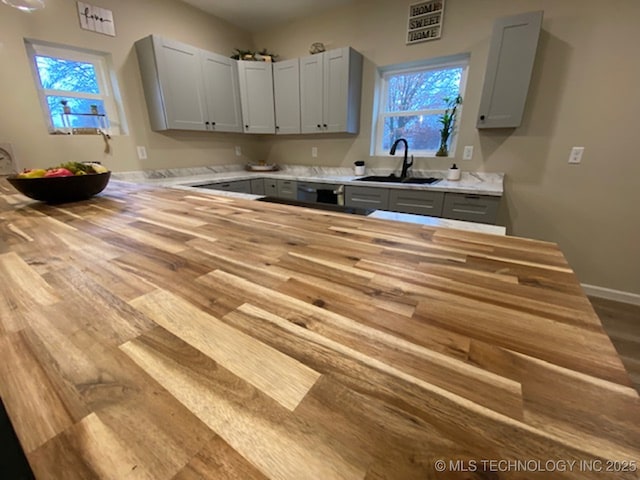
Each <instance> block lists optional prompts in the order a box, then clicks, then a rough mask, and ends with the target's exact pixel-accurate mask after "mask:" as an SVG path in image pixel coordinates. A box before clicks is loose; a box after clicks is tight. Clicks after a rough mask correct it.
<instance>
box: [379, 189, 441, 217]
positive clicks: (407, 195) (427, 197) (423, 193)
mask: <svg viewBox="0 0 640 480" xmlns="http://www.w3.org/2000/svg"><path fill="white" fill-rule="evenodd" d="M443 203H444V193H443V192H430V191H428V190H400V189H391V191H390V192H389V210H391V211H394V212H403V213H415V214H418V215H429V216H431V217H440V216H441V215H442V204H443Z"/></svg>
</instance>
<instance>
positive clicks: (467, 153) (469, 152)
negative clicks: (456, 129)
mask: <svg viewBox="0 0 640 480" xmlns="http://www.w3.org/2000/svg"><path fill="white" fill-rule="evenodd" d="M472 158H473V145H467V146H466V147H464V152H463V153H462V159H463V160H471V159H472Z"/></svg>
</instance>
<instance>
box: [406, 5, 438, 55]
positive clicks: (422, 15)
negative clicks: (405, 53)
mask: <svg viewBox="0 0 640 480" xmlns="http://www.w3.org/2000/svg"><path fill="white" fill-rule="evenodd" d="M443 14H444V0H430V1H428V2H420V3H414V4H413V5H409V22H408V24H407V45H411V44H412V43H419V42H426V41H427V40H436V39H438V38H440V36H441V35H442V16H443Z"/></svg>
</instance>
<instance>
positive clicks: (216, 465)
mask: <svg viewBox="0 0 640 480" xmlns="http://www.w3.org/2000/svg"><path fill="white" fill-rule="evenodd" d="M220 479H233V480H268V477H266V476H265V475H264V474H262V473H261V472H260V470H258V469H257V468H256V467H254V466H253V465H252V464H250V463H249V462H248V461H247V460H246V459H245V458H244V457H242V456H241V455H240V454H239V453H238V452H236V451H235V450H234V449H233V448H232V447H231V445H229V444H228V443H227V442H225V441H224V440H223V439H222V438H220V437H219V436H217V435H216V436H215V437H214V438H213V439H212V440H211V441H210V442H209V443H208V444H207V445H205V446H204V447H203V449H202V450H201V451H199V452H198V453H197V455H196V456H195V457H193V458H192V459H191V461H190V462H189V463H188V464H187V466H185V467H184V468H183V469H182V470H180V472H178V474H177V475H176V476H175V477H173V480H220Z"/></svg>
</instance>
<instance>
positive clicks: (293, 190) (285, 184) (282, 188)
mask: <svg viewBox="0 0 640 480" xmlns="http://www.w3.org/2000/svg"><path fill="white" fill-rule="evenodd" d="M277 184H278V197H279V198H289V199H291V200H295V199H296V198H297V196H298V183H297V182H296V181H295V180H280V179H278V182H277Z"/></svg>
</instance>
